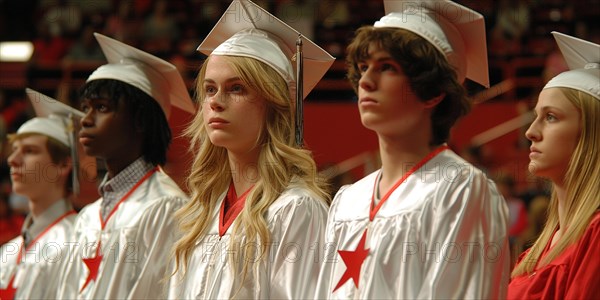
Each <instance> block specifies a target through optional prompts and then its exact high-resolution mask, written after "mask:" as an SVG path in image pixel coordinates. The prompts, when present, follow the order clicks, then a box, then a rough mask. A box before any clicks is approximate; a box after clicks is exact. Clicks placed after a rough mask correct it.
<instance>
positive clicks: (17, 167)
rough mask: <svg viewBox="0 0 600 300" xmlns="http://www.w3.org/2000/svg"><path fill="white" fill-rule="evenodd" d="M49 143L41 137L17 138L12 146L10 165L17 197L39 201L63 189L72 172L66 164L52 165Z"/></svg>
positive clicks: (44, 137)
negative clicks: (50, 192) (64, 178)
mask: <svg viewBox="0 0 600 300" xmlns="http://www.w3.org/2000/svg"><path fill="white" fill-rule="evenodd" d="M47 143H48V138H47V137H46V136H44V135H38V134H36V135H29V136H24V137H21V138H17V139H16V140H15V141H14V142H13V143H12V153H11V154H10V156H9V157H8V165H9V166H10V178H11V180H12V187H13V191H14V192H15V193H16V194H19V195H23V196H26V197H28V198H29V199H37V198H40V196H41V195H43V194H45V193H48V192H49V191H50V190H52V189H56V188H57V187H58V188H61V189H62V185H61V183H62V182H64V180H61V176H62V177H64V176H66V175H64V174H68V171H69V170H68V167H67V166H66V165H63V164H55V163H54V162H52V157H51V156H50V153H49V152H48V146H47Z"/></svg>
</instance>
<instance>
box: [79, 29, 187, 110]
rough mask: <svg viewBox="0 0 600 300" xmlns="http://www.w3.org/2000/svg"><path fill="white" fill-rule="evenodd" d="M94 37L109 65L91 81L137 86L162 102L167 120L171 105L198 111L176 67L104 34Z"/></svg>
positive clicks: (98, 71)
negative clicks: (117, 82)
mask: <svg viewBox="0 0 600 300" xmlns="http://www.w3.org/2000/svg"><path fill="white" fill-rule="evenodd" d="M94 36H95V37H96V40H97V41H98V43H99V44H100V47H101V48H102V52H104V56H106V60H107V61H108V64H106V65H103V66H100V67H99V68H98V69H96V70H95V71H94V72H93V73H92V74H91V75H90V77H88V79H87V82H90V81H92V80H97V79H115V80H119V81H123V82H125V83H128V84H130V85H132V86H135V87H137V88H139V89H140V90H142V91H143V92H145V93H146V94H148V95H149V96H150V97H152V98H153V99H154V100H156V102H158V104H159V105H160V107H161V108H162V110H163V112H164V113H165V115H166V116H167V119H168V118H169V115H170V113H171V105H174V106H177V107H179V108H181V109H183V110H184V111H187V112H190V113H194V112H195V111H196V109H195V108H194V105H193V104H192V99H191V98H190V95H189V92H188V89H187V87H186V85H185V83H184V81H183V78H182V77H181V74H180V73H179V71H178V70H177V68H176V67H175V66H174V65H173V64H171V63H169V62H167V61H165V60H163V59H161V58H158V57H156V56H154V55H152V54H149V53H146V52H144V51H142V50H139V49H137V48H135V47H132V46H129V45H127V44H124V43H122V42H119V41H117V40H115V39H112V38H109V37H107V36H104V35H102V34H99V33H94Z"/></svg>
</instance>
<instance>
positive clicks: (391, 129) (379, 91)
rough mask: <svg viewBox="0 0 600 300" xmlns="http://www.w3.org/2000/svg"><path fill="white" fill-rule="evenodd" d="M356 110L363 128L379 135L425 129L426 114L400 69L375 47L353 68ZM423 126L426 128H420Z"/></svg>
mask: <svg viewBox="0 0 600 300" xmlns="http://www.w3.org/2000/svg"><path fill="white" fill-rule="evenodd" d="M357 67H358V69H359V70H360V72H361V77H360V79H359V81H358V98H359V99H358V109H359V111H360V117H361V121H362V123H363V125H364V126H365V127H367V128H369V129H371V130H374V131H376V132H377V133H378V134H379V135H393V136H398V135H399V136H407V135H411V134H416V133H418V132H420V130H422V129H423V128H429V126H428V125H427V124H429V123H430V117H429V115H430V111H429V110H427V105H426V103H424V102H422V101H421V100H420V99H419V97H417V95H416V94H415V93H414V91H413V90H412V88H411V87H410V83H409V79H408V77H407V76H406V75H404V72H403V70H402V67H401V66H400V65H399V64H398V63H397V62H396V61H395V60H394V59H393V58H392V57H391V55H390V54H389V53H388V52H387V51H384V50H381V49H379V48H378V47H374V46H371V47H369V58H368V59H367V60H365V61H362V62H359V63H358V65H357ZM424 125H426V126H424Z"/></svg>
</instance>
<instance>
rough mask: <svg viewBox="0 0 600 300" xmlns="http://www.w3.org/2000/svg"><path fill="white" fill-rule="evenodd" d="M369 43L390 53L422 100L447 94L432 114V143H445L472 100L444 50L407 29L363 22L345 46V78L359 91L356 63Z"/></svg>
mask: <svg viewBox="0 0 600 300" xmlns="http://www.w3.org/2000/svg"><path fill="white" fill-rule="evenodd" d="M369 47H377V48H379V49H382V50H384V51H387V52H388V53H389V54H390V55H391V56H392V58H393V59H394V60H395V61H396V62H397V63H398V64H399V65H400V66H401V67H402V71H403V72H404V74H406V76H407V77H408V80H409V82H410V86H411V88H412V90H413V91H414V92H415V93H416V95H417V96H418V97H419V98H420V99H421V100H422V101H427V100H429V99H431V98H434V97H436V96H439V95H441V94H443V93H445V94H446V96H445V97H444V99H442V101H441V102H440V103H439V104H438V105H437V106H436V108H435V109H434V111H433V113H432V115H431V122H432V128H433V140H432V141H431V143H432V144H433V145H439V144H442V143H445V142H446V141H447V140H448V138H449V136H450V129H451V128H452V126H454V124H455V123H456V121H457V120H458V119H459V118H460V117H462V116H464V115H466V114H467V113H468V112H469V111H470V109H471V103H470V101H469V99H468V97H467V92H466V90H465V88H464V87H463V86H462V84H461V83H460V82H458V79H457V75H456V71H455V69H454V68H453V67H452V66H451V65H450V63H448V61H447V60H446V57H445V56H444V54H443V53H441V52H440V51H439V50H438V49H437V48H435V46H433V45H432V44H431V43H430V42H428V41H427V40H425V39H424V38H422V37H420V36H418V35H416V34H415V33H413V32H410V31H408V30H405V29H401V28H376V27H373V26H363V27H361V28H359V29H358V30H357V31H356V34H355V37H354V39H353V40H352V42H351V43H350V45H348V48H347V49H346V50H347V56H346V64H347V67H348V79H349V80H350V83H351V84H352V87H353V88H354V91H355V92H357V91H358V81H359V79H360V76H361V72H360V70H359V69H358V67H357V65H358V63H360V62H363V61H365V60H367V59H368V58H369Z"/></svg>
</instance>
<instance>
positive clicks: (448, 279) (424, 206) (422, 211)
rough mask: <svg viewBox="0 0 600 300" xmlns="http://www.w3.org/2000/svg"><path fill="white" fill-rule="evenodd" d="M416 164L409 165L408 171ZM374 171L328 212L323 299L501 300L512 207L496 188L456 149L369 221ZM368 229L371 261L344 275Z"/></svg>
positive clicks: (348, 189)
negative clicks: (349, 255)
mask: <svg viewBox="0 0 600 300" xmlns="http://www.w3.org/2000/svg"><path fill="white" fill-rule="evenodd" d="M410 167H412V166H407V168H406V170H408V169H410ZM377 174H378V171H377V172H374V173H372V174H370V175H368V176H366V177H365V178H363V179H361V180H360V181H358V182H356V183H354V184H353V185H350V186H347V187H345V188H342V189H340V191H338V193H337V194H336V196H335V198H334V201H333V203H332V205H331V208H330V210H329V218H328V221H327V229H326V236H325V243H326V244H325V249H326V252H325V257H324V258H323V268H322V270H321V274H320V275H319V283H318V288H317V292H316V297H317V298H320V299H324V298H331V299H383V298H388V299H390V298H393V299H425V298H434V299H464V298H472V299H496V298H500V299H503V298H505V297H506V289H507V285H508V279H509V258H510V255H509V252H508V241H507V232H508V225H507V224H508V209H507V206H506V203H505V201H504V198H503V197H502V196H501V194H500V193H499V192H498V191H497V190H496V186H495V184H494V183H493V182H492V181H491V180H489V179H487V178H486V176H485V175H484V174H483V173H482V172H481V171H480V170H479V169H476V168H474V167H473V166H472V165H470V164H469V163H467V162H466V161H465V160H463V159H462V158H460V157H459V156H458V155H456V154H455V153H454V152H452V151H451V150H444V151H442V152H441V153H439V154H438V155H437V156H435V157H434V158H433V159H431V160H430V161H429V162H428V163H427V164H426V165H424V166H422V167H421V168H420V169H419V170H417V171H416V172H415V173H413V174H412V175H411V176H409V177H408V178H407V180H406V181H405V182H404V183H402V184H401V185H400V186H399V187H398V188H397V189H396V190H395V191H394V192H393V193H392V194H391V195H390V197H389V199H388V200H387V202H385V203H384V204H383V206H382V207H381V209H380V210H379V211H378V213H377V214H376V216H375V217H374V220H373V221H372V222H369V207H370V203H371V196H372V192H373V188H374V184H375V180H376V178H377ZM367 228H368V232H367V235H366V240H365V246H364V248H362V249H369V251H368V256H367V257H366V259H365V260H364V262H363V264H362V267H361V268H360V276H359V284H358V288H357V287H355V284H354V282H353V279H352V278H351V279H350V280H348V281H346V282H345V283H344V284H343V285H341V286H340V287H339V288H338V289H337V290H336V291H335V292H333V290H334V288H335V287H336V286H337V285H338V282H340V279H341V278H342V275H343V274H344V273H345V271H346V269H347V268H346V265H345V262H344V261H343V259H341V257H340V255H339V253H338V250H344V251H354V250H355V249H356V248H357V245H358V244H359V240H360V239H361V237H362V235H363V232H364V231H365V229H367Z"/></svg>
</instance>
